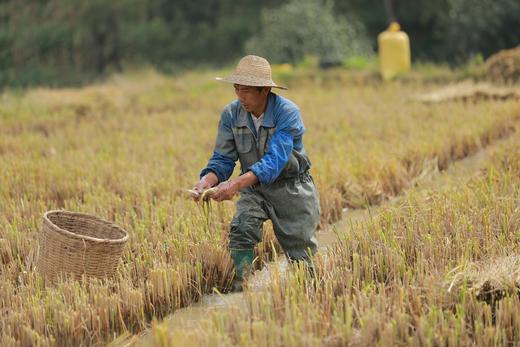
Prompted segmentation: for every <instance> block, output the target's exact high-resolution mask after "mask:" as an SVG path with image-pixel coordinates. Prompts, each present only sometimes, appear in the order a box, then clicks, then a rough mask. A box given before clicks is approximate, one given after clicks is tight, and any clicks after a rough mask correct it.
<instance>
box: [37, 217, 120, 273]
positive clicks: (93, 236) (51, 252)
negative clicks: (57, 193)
mask: <svg viewBox="0 0 520 347" xmlns="http://www.w3.org/2000/svg"><path fill="white" fill-rule="evenodd" d="M127 240H128V233H127V232H126V231H125V230H123V229H122V228H120V227H118V226H117V225H115V224H113V223H110V222H108V221H106V220H103V219H100V218H97V217H94V216H91V215H88V214H84V213H76V212H68V211H49V212H46V213H45V214H44V215H43V228H42V232H41V239H40V254H39V257H38V263H37V268H38V271H39V272H40V274H41V275H42V276H43V277H45V278H46V279H47V280H50V281H51V282H55V281H56V280H57V279H58V278H59V277H60V275H64V276H72V277H73V278H75V279H80V278H81V277H82V276H83V275H87V276H92V277H98V278H102V277H108V276H112V275H113V274H114V273H115V271H116V268H117V264H118V263H119V259H120V257H121V253H122V252H123V249H124V247H125V244H126V241H127Z"/></svg>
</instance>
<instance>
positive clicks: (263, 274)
mask: <svg viewBox="0 0 520 347" xmlns="http://www.w3.org/2000/svg"><path fill="white" fill-rule="evenodd" d="M507 141H509V138H505V139H502V140H498V141H496V142H495V143H493V144H491V145H489V146H488V147H486V148H485V149H482V150H480V151H479V152H477V153H475V154H473V155H471V156H469V157H466V158H464V159H461V160H459V161H456V162H453V163H452V164H451V165H450V166H449V167H448V169H446V170H445V171H442V172H433V173H430V174H429V175H428V176H425V177H421V178H420V179H418V180H417V182H416V183H415V187H413V188H410V189H409V190H407V191H405V192H403V194H401V195H400V196H398V197H396V198H394V199H392V200H390V201H387V202H385V203H384V204H382V205H380V206H375V207H370V208H367V209H356V210H348V209H345V210H344V211H343V216H342V219H341V220H340V221H338V222H337V223H335V224H333V225H331V226H328V227H327V228H326V229H325V230H322V231H320V232H319V233H318V235H317V236H318V241H319V244H320V252H327V247H328V246H330V245H331V244H332V243H333V242H334V241H335V240H336V239H337V237H336V233H339V232H342V231H343V230H346V229H347V228H348V227H349V225H351V224H354V225H355V224H356V223H359V222H363V221H364V220H367V219H370V218H374V217H376V216H377V215H378V214H379V211H381V210H382V209H384V208H387V207H389V206H393V205H395V206H397V205H399V202H400V201H401V200H403V198H404V197H405V196H406V194H407V193H408V192H410V191H413V192H416V193H419V194H421V193H424V194H426V193H427V192H429V191H431V190H437V191H438V190H442V189H446V188H448V187H450V186H453V185H454V184H463V183H464V182H466V181H467V180H468V179H470V178H471V177H472V176H473V175H475V174H477V173H478V172H479V170H481V169H482V168H483V166H484V165H485V164H486V162H487V161H488V159H489V158H490V157H491V156H492V155H493V153H494V152H495V151H496V149H497V148H498V147H500V146H501V145H502V144H503V143H505V142H507ZM280 258H282V257H280ZM286 268H287V262H286V260H285V259H282V260H279V261H275V262H271V263H269V264H267V265H266V266H265V267H264V268H263V269H262V270H259V271H256V272H255V273H254V274H253V276H252V277H251V278H250V279H249V281H248V291H249V293H254V292H260V291H262V290H264V289H265V288H266V287H267V285H268V283H269V278H270V274H271V273H272V272H273V271H278V272H280V273H283V272H284V271H285V269H286ZM247 309H248V307H247V301H246V294H245V293H231V294H218V293H214V294H208V295H204V296H203V297H202V298H201V300H200V301H199V302H197V303H195V304H193V305H191V306H189V307H186V308H183V309H179V310H177V311H175V312H174V313H173V314H172V315H171V316H169V317H168V318H166V319H165V320H164V321H163V322H162V323H161V324H163V325H166V326H167V327H168V328H167V330H190V329H195V328H197V327H201V326H202V325H203V324H204V322H205V321H207V320H208V319H210V318H211V314H212V313H214V312H224V311H229V310H247ZM150 331H151V330H150V329H149V330H147V331H145V332H143V333H142V334H141V335H136V336H130V335H126V336H121V337H120V338H118V339H117V340H116V341H114V342H112V343H111V344H110V346H148V345H151V344H152V343H153V336H150V335H148V333H149V332H150Z"/></svg>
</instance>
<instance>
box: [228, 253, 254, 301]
mask: <svg viewBox="0 0 520 347" xmlns="http://www.w3.org/2000/svg"><path fill="white" fill-rule="evenodd" d="M231 258H232V259H233V263H234V264H235V278H234V279H233V283H232V285H231V291H232V292H234V293H235V292H241V291H242V290H243V286H242V284H243V282H244V277H245V276H246V275H247V273H248V272H249V271H251V266H252V264H253V259H254V258H255V252H254V250H253V249H232V250H231Z"/></svg>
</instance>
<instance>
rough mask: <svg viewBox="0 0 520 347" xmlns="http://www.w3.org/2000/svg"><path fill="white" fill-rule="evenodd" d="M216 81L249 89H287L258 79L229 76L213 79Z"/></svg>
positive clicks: (269, 81)
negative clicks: (249, 87)
mask: <svg viewBox="0 0 520 347" xmlns="http://www.w3.org/2000/svg"><path fill="white" fill-rule="evenodd" d="M215 79H216V80H217V81H221V82H227V83H234V84H240V85H243V86H251V87H273V88H279V89H284V90H287V89H288V88H287V87H283V86H279V85H277V84H276V83H274V81H272V80H265V79H260V78H254V77H253V78H252V77H249V76H240V75H231V76H229V77H215Z"/></svg>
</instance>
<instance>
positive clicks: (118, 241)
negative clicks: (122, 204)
mask: <svg viewBox="0 0 520 347" xmlns="http://www.w3.org/2000/svg"><path fill="white" fill-rule="evenodd" d="M54 213H65V214H68V215H73V216H81V217H89V218H93V219H96V220H98V221H101V222H105V223H109V224H111V225H112V226H115V227H116V228H117V229H119V230H121V231H122V232H123V233H124V234H125V236H124V237H122V238H120V239H102V238H99V237H92V236H86V235H79V234H76V233H73V232H71V231H68V230H66V229H63V228H60V227H59V226H57V225H56V224H54V223H53V222H52V221H51V220H50V219H49V217H48V215H50V214H54ZM43 219H44V222H46V223H49V224H50V225H51V226H52V227H53V229H54V230H56V231H59V232H60V233H62V234H64V235H66V236H71V237H74V238H78V239H83V240H89V241H94V242H99V243H125V242H126V241H128V231H126V230H125V229H123V228H121V227H120V226H119V225H117V224H115V223H113V222H110V221H108V220H106V219H103V218H100V217H97V216H94V215H91V214H88V213H82V212H72V211H67V210H51V211H47V212H45V213H44V214H43Z"/></svg>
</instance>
